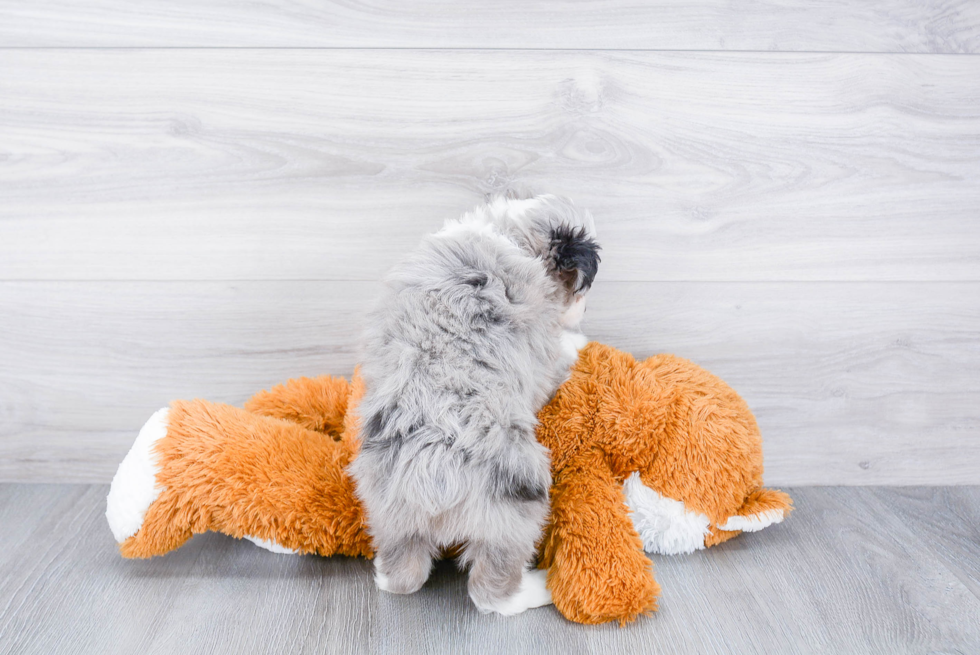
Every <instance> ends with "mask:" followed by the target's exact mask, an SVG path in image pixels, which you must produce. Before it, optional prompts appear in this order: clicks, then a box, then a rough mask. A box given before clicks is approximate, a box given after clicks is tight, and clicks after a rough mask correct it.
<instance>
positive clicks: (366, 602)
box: [0, 485, 980, 655]
mask: <svg viewBox="0 0 980 655" xmlns="http://www.w3.org/2000/svg"><path fill="white" fill-rule="evenodd" d="M106 490H107V489H106V487H105V486H70V485H3V486H0V523H2V525H4V527H5V529H4V530H3V531H0V653H4V654H6V653H17V654H18V655H33V654H38V655H40V654H42V653H43V654H44V655H57V654H59V653H67V652H73V653H74V652H99V653H106V654H114V653H126V654H129V653H133V652H141V653H173V652H184V651H186V650H187V649H188V648H189V647H191V645H192V646H193V649H194V650H199V651H201V652H209V653H215V654H220V653H243V652H262V653H270V654H274V653H289V654H305V653H324V652H326V653H372V654H379V655H380V654H389V653H404V654H405V655H414V654H416V653H433V654H439V653H468V652H484V651H485V650H486V648H487V647H488V645H490V644H492V646H493V650H494V652H498V653H503V654H511V653H528V652H534V653H542V654H545V655H551V654H555V655H565V654H567V653H580V652H590V653H634V652H642V653H677V654H681V655H683V654H685V653H699V654H704V655H715V654H718V655H720V654H723V653H749V652H751V653H818V652H840V653H855V654H861V653H897V654H901V653H922V652H942V653H962V654H967V653H972V652H976V650H977V649H978V648H980V600H978V598H977V597H975V596H974V595H973V594H971V593H970V591H969V590H968V588H967V587H965V586H964V584H963V583H962V582H961V581H960V580H958V579H957V577H956V576H955V575H954V574H953V573H952V572H951V571H950V570H949V569H948V568H946V566H944V561H943V560H941V559H940V558H938V557H937V556H936V554H935V551H934V550H933V549H930V548H928V547H926V545H925V544H924V542H923V540H922V539H920V538H919V537H918V536H917V535H916V534H915V533H914V531H913V530H914V528H913V527H911V526H910V525H909V523H908V518H909V514H910V513H911V515H912V517H913V523H914V521H915V520H916V519H924V520H925V521H927V522H930V523H937V524H938V523H940V522H945V523H946V524H947V525H949V526H950V528H951V530H952V531H954V532H955V531H963V530H969V526H966V525H963V523H962V521H963V519H964V518H965V517H964V515H963V513H962V512H961V511H952V512H950V511H948V509H949V508H944V506H943V505H942V504H938V505H936V506H935V507H929V508H927V509H926V508H920V509H926V513H925V514H922V513H921V512H920V511H919V509H916V508H915V507H911V508H906V509H905V510H903V514H902V515H901V516H900V515H896V514H894V513H893V512H892V511H891V510H890V509H889V500H890V499H891V498H893V497H895V496H896V494H908V493H909V492H908V491H901V492H897V491H895V490H891V489H887V488H872V489H862V488H846V489H840V488H823V489H817V488H798V489H791V490H789V491H790V492H791V493H792V494H793V496H794V498H795V500H796V503H797V510H796V512H795V513H794V514H793V515H792V516H791V518H790V519H789V520H788V521H786V522H785V523H783V524H781V525H779V526H775V527H772V528H769V529H767V530H764V531H762V532H759V533H755V534H750V535H743V536H741V537H739V538H738V539H736V540H734V541H731V542H728V543H726V544H723V545H721V546H718V547H716V548H712V549H710V550H707V551H702V552H698V553H695V554H692V555H689V556H675V557H662V556H657V557H655V558H654V563H655V566H656V569H657V576H658V579H659V580H660V582H661V584H662V585H663V590H664V591H663V596H662V599H661V610H660V611H659V612H658V613H657V614H656V615H654V616H651V617H646V618H642V619H640V620H639V621H638V622H636V623H634V624H632V625H630V626H627V627H625V628H619V627H617V626H615V625H604V626H581V625H576V624H572V623H570V622H568V621H565V620H564V619H563V618H562V617H561V616H560V615H559V614H558V613H557V612H556V611H555V610H554V608H552V607H548V608H543V609H538V610H532V611H529V612H526V613H524V614H522V615H520V616H517V617H513V618H502V617H498V616H487V615H482V614H479V613H478V612H477V611H476V610H475V609H474V608H473V607H472V605H471V604H470V602H469V600H468V599H467V597H466V594H465V578H464V576H463V575H461V574H459V573H457V572H456V571H455V570H454V568H453V566H452V564H451V563H443V564H440V565H439V566H438V567H437V569H436V572H435V574H434V575H433V577H432V578H431V579H430V581H429V582H428V583H427V584H426V586H425V587H424V588H423V589H422V590H421V591H420V592H418V593H417V594H414V595H412V596H392V595H389V594H384V593H381V592H378V591H377V590H376V589H375V588H374V585H373V583H372V581H371V565H370V563H369V562H367V561H366V560H361V559H348V558H341V557H335V558H317V557H293V556H282V555H273V554H271V553H268V552H266V551H264V550H260V549H258V548H256V547H254V546H252V545H251V544H248V543H245V542H242V541H236V540H233V539H229V538H225V537H222V536H219V535H205V536H198V537H195V538H194V539H193V540H192V541H191V542H190V543H189V544H187V545H186V546H185V547H184V548H182V549H180V550H178V551H175V552H174V553H171V554H169V555H167V556H166V557H163V558H157V559H153V560H149V561H128V560H123V559H121V558H120V557H119V555H118V554H117V551H116V548H115V545H114V544H113V542H112V537H111V534H110V533H109V530H108V527H107V526H106V524H105V519H104V517H103V516H102V514H103V512H104V498H105V494H106ZM976 491H977V490H976V489H975V488H974V489H972V490H952V491H950V493H954V494H958V493H973V496H971V498H972V500H971V501H970V502H973V503H974V504H973V506H972V507H973V510H975V509H976V505H975V501H976V498H977V496H976ZM916 493H918V494H920V495H922V494H928V493H935V494H943V493H945V492H944V491H943V490H933V491H932V492H929V491H928V490H917V491H916ZM961 497H966V496H961ZM964 557H966V558H968V565H970V566H976V564H977V562H978V560H980V551H978V549H977V548H976V547H974V548H973V549H972V550H971V551H969V552H964Z"/></svg>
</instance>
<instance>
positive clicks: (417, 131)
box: [0, 0, 980, 485]
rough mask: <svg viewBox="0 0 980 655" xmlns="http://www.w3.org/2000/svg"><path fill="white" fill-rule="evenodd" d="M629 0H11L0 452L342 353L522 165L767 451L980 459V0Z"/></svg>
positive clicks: (831, 473) (122, 430)
mask: <svg viewBox="0 0 980 655" xmlns="http://www.w3.org/2000/svg"><path fill="white" fill-rule="evenodd" d="M647 4H648V5H649V6H645V5H644V4H643V3H640V4H639V5H638V4H637V3H630V2H624V1H616V2H612V1H609V2H601V1H598V0H596V1H593V2H582V3H579V2H576V3H559V2H554V1H550V2H540V3H528V2H524V1H521V2H517V1H516V0H515V1H509V0H508V1H504V2H499V3H486V2H472V3H469V2H465V3H464V2H460V3H444V2H439V3H436V2H424V3H411V4H405V3H395V2H373V3H371V4H370V5H363V4H350V3H337V2H324V3H319V4H315V5H314V4H312V3H310V4H308V3H296V2H285V1H283V2H249V3H244V2H230V1H227V0H209V1H203V0H197V1H195V2H189V1H180V2H148V1H146V0H141V1H129V2H122V1H121V0H85V1H84V2H67V1H65V0H52V1H49V2H44V3H34V2H29V1H28V0H17V1H13V0H0V480H20V481H24V480H27V481H92V482H104V481H108V480H109V479H110V477H111V475H112V472H113V471H114V469H115V466H116V465H117V463H118V460H119V459H120V458H121V456H122V455H123V453H124V452H125V451H126V449H127V448H128V446H129V444H130V443H131V441H132V439H133V437H134V436H135V431H136V430H137V429H138V428H139V426H140V425H141V424H142V422H143V421H144V420H145V418H146V417H147V416H148V415H149V414H150V413H151V412H152V411H153V410H154V409H156V408H157V407H159V406H162V405H164V404H165V403H166V402H167V401H169V400H170V399H172V398H175V397H190V396H201V397H207V398H212V399H215V400H222V401H228V402H236V403H237V402H241V401H242V400H244V398H246V397H247V396H248V395H249V394H250V393H251V392H253V391H256V390H258V389H260V388H263V387H266V386H269V385H271V384H274V383H276V382H279V381H282V380H284V379H286V378H288V377H292V376H297V375H316V374H321V373H335V374H341V373H343V374H346V373H350V371H351V370H352V368H353V366H354V364H355V362H356V339H357V334H358V331H359V329H360V325H361V322H362V320H363V316H364V312H365V310H366V308H367V306H368V305H369V303H370V302H371V298H372V295H373V293H374V291H375V289H376V281H377V279H378V277H379V276H380V275H381V274H382V272H383V271H384V269H385V267H386V266H387V265H388V264H389V263H390V262H391V261H392V259H393V258H395V257H397V256H398V255H399V254H400V253H402V252H404V251H405V250H406V249H407V248H410V247H412V246H413V244H414V243H415V242H416V241H417V239H418V238H419V236H420V235H422V234H424V233H425V232H428V231H430V230H433V229H435V228H436V227H438V226H439V224H440V223H441V222H442V220H444V219H445V218H447V217H450V216H453V215H455V214H458V213H459V212H461V211H463V210H465V209H467V208H468V207H470V206H472V205H474V204H475V203H477V202H479V201H481V200H482V199H483V198H484V197H485V196H486V195H487V194H491V193H494V192H497V191H501V190H505V189H508V188H513V187H520V188H529V189H534V190H541V191H554V192H558V193H563V194H566V195H570V196H572V197H573V198H575V199H576V201H577V202H578V203H579V204H581V205H583V206H587V207H589V208H591V209H592V210H593V213H594V214H595V215H596V218H597V221H598V224H599V232H600V237H601V239H600V240H601V241H602V244H603V248H604V250H603V265H602V268H601V270H600V276H599V278H598V280H597V283H596V286H595V289H594V296H593V300H592V304H591V307H590V310H589V313H588V316H587V329H588V332H589V334H590V336H592V337H593V338H596V339H598V340H601V341H604V342H606V343H610V344H613V345H615V346H618V347H620V348H623V349H626V350H630V351H632V352H634V353H635V354H637V355H638V356H647V355H650V354H653V353H656V352H675V353H677V354H680V355H683V356H685V357H689V358H691V359H693V360H695V361H697V362H699V363H701V364H703V365H705V366H707V367H708V368H709V369H711V370H713V371H714V372H716V373H718V374H719V375H721V376H722V377H723V378H725V379H726V380H728V381H729V382H730V383H731V384H732V385H733V386H734V387H735V388H736V389H737V390H739V391H740V392H741V393H742V394H743V395H744V396H745V397H746V398H747V400H748V401H749V403H750V404H751V405H752V407H753V408H754V409H755V410H756V412H757V414H758V417H759V420H760V424H761V426H762V429H763V433H764V437H765V439H766V456H767V471H768V474H767V479H768V481H769V482H771V483H773V484H784V485H788V484H795V485H801V484H955V483H973V484H977V483H980V57H978V56H977V53H978V52H980V3H977V2H972V1H969V0H966V1H960V2H954V1H945V2H931V3H928V2H927V3H923V2H917V1H915V2H914V1H912V0H891V1H890V2H880V3H854V2H847V1H844V0H840V1H827V0H821V1H817V0H810V1H805V2H798V3H785V2H762V3H754V4H751V5H749V4H747V3H731V2H727V1H725V2H723V1H721V0H701V1H699V2H689V3H685V2H670V3H647Z"/></svg>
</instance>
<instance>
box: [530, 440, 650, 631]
mask: <svg viewBox="0 0 980 655" xmlns="http://www.w3.org/2000/svg"><path fill="white" fill-rule="evenodd" d="M551 494H552V497H551V512H552V514H551V522H550V524H549V526H548V529H547V530H546V533H545V540H544V543H543V550H542V557H541V562H540V566H541V567H542V568H549V573H548V586H549V587H550V588H551V593H552V597H553V599H554V603H555V607H557V608H558V610H559V611H560V612H561V613H562V614H564V615H565V617H566V618H568V619H571V620H572V621H577V622H579V623H604V622H606V621H619V622H620V623H621V624H623V623H626V622H628V621H632V620H634V619H635V618H636V617H637V616H638V615H640V614H645V613H647V612H651V611H654V610H656V609H657V595H658V594H659V593H660V587H659V586H658V585H657V582H656V580H654V577H653V567H652V565H651V563H650V560H649V559H647V557H646V555H644V554H643V545H642V543H641V541H640V537H639V535H637V533H636V530H635V529H634V528H633V523H632V521H631V520H630V517H629V515H628V514H627V507H626V504H625V501H624V497H623V491H622V482H621V481H619V480H616V479H615V476H614V475H613V474H612V472H611V470H610V469H609V466H608V465H607V464H606V462H605V460H604V458H603V456H602V454H601V453H599V452H591V453H586V454H584V455H581V456H579V457H578V458H577V459H575V460H573V461H572V462H570V463H569V464H568V465H567V466H566V467H565V468H564V469H563V470H562V471H561V473H560V474H559V475H558V478H557V479H556V480H555V482H554V484H553V486H552V489H551Z"/></svg>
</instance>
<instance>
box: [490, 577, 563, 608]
mask: <svg viewBox="0 0 980 655" xmlns="http://www.w3.org/2000/svg"><path fill="white" fill-rule="evenodd" d="M551 603H552V600H551V590H549V589H548V572H547V571H546V570H543V569H531V570H530V571H525V572H524V574H523V575H522V576H521V586H520V587H519V588H518V589H517V592H516V593H514V595H512V596H510V597H508V598H505V599H503V600H501V601H498V602H496V603H494V604H493V605H492V606H490V607H486V608H480V609H482V610H484V611H490V612H496V613H498V614H502V615H504V616H514V615H515V614H520V613H521V612H523V611H525V610H529V609H532V608H535V607H544V606H545V605H551Z"/></svg>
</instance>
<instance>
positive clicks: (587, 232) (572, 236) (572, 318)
mask: <svg viewBox="0 0 980 655" xmlns="http://www.w3.org/2000/svg"><path fill="white" fill-rule="evenodd" d="M461 231H462V232H487V231H488V232H490V233H495V234H497V235H501V236H503V237H506V238H507V240H509V241H510V242H511V243H513V244H514V245H516V246H517V247H519V248H520V249H521V250H523V251H524V252H525V253H526V254H527V255H528V256H530V257H533V258H535V259H537V260H539V261H540V262H541V263H542V266H543V267H544V268H545V270H546V272H547V273H548V275H549V276H550V277H551V278H552V280H553V281H554V282H555V292H556V293H557V295H558V296H559V299H560V302H561V303H562V304H563V305H564V306H565V312H564V316H563V317H562V325H563V326H564V327H565V328H569V329H574V328H577V327H578V324H579V323H580V322H581V320H582V315H583V314H584V313H585V294H586V293H587V292H588V291H589V288H590V287H591V286H592V281H593V280H594V279H595V276H596V272H597V271H598V269H599V244H597V243H596V240H595V223H594V222H593V220H592V215H591V214H590V213H589V212H588V211H586V210H583V209H579V208H577V207H576V206H575V205H574V204H573V203H572V201H571V200H568V199H567V198H562V197H559V196H552V195H538V196H522V195H516V194H508V195H505V196H499V197H497V198H495V199H492V200H490V201H488V202H487V204H486V205H483V206H480V207H477V208H476V209H474V210H473V211H471V212H468V213H467V214H465V215H464V216H462V217H461V218H459V219H458V220H454V221H449V222H447V223H446V226H445V227H444V228H443V230H442V232H440V233H439V234H443V235H453V234H458V233H460V232H461Z"/></svg>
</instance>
